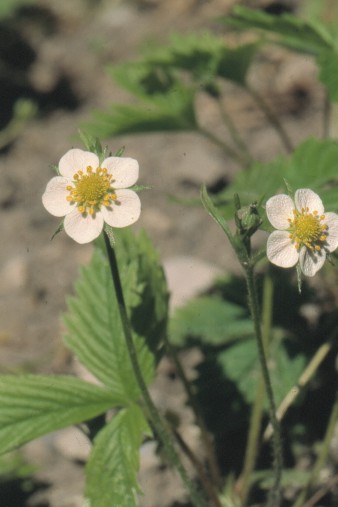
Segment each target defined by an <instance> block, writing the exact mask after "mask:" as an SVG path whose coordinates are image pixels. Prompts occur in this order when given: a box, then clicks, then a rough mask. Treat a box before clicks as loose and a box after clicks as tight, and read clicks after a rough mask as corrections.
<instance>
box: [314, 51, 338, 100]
mask: <svg viewBox="0 0 338 507" xmlns="http://www.w3.org/2000/svg"><path fill="white" fill-rule="evenodd" d="M317 61H318V65H319V79H320V80H321V82H322V83H323V84H324V85H325V86H326V88H327V90H328V95H329V98H330V100H332V101H333V102H338V50H335V51H322V52H321V53H320V55H319V57H318V59H317Z"/></svg>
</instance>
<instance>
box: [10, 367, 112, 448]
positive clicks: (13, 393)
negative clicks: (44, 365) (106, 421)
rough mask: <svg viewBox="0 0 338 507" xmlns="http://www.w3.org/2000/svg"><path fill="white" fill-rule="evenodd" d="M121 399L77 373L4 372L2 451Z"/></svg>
mask: <svg viewBox="0 0 338 507" xmlns="http://www.w3.org/2000/svg"><path fill="white" fill-rule="evenodd" d="M118 403H119V400H118V399H117V398H116V397H115V396H114V394H112V393H111V392H110V391H108V390H107V389H105V388H103V387H99V386H95V385H93V384H89V383H88V382H84V381H82V380H80V379H77V378H74V377H65V376H52V375H51V376H48V377H47V376H42V375H19V376H12V375H2V376H0V452H1V453H5V452H8V451H10V450H12V449H15V448H16V447H18V446H20V445H23V444H24V443H26V442H29V441H30V440H33V439H34V438H37V437H39V436H41V435H44V434H46V433H49V432H51V431H55V430H58V429H60V428H64V427H66V426H69V425H72V424H78V423H81V422H83V421H86V420H89V419H91V418H93V417H96V416H97V415H99V414H102V413H104V412H106V411H107V410H108V409H109V408H111V407H112V406H113V405H116V404H118Z"/></svg>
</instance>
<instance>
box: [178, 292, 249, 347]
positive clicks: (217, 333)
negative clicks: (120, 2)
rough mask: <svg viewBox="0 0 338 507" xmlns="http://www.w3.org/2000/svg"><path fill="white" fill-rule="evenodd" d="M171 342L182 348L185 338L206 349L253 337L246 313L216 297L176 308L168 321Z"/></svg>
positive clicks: (200, 299) (204, 298)
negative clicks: (210, 346) (198, 343)
mask: <svg viewBox="0 0 338 507" xmlns="http://www.w3.org/2000/svg"><path fill="white" fill-rule="evenodd" d="M169 332H170V341H171V342H172V343H173V344H174V345H179V346H182V345H184V344H185V342H186V341H187V339H188V338H195V339H198V340H199V341H200V342H202V343H205V344H206V345H217V346H222V345H224V344H226V343H228V342H230V341H232V340H237V339H241V338H244V337H248V336H252V334H253V326H252V321H251V319H250V318H248V315H247V312H245V310H244V309H243V308H242V307H240V306H238V305H235V304H232V303H229V302H228V301H224V300H223V299H221V298H219V297H215V296H204V297H199V298H196V299H194V300H192V301H190V302H189V303H187V304H186V305H185V306H183V307H182V308H179V309H178V310H176V312H175V313H174V315H173V317H172V319H171V321H170V327H169Z"/></svg>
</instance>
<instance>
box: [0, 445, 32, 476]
mask: <svg viewBox="0 0 338 507" xmlns="http://www.w3.org/2000/svg"><path fill="white" fill-rule="evenodd" d="M35 471H36V467H35V465H30V464H29V463H27V462H26V461H25V460H24V458H23V456H22V455H21V453H20V452H18V451H14V452H11V453H7V454H5V455H3V456H0V484H1V483H3V482H6V481H8V480H10V479H13V478H16V479H17V478H20V479H24V478H25V477H29V476H30V475H32V474H33V473H34V472H35Z"/></svg>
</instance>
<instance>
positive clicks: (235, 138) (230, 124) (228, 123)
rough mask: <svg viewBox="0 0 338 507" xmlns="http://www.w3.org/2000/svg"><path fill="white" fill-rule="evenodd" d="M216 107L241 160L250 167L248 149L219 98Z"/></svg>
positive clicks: (251, 161)
mask: <svg viewBox="0 0 338 507" xmlns="http://www.w3.org/2000/svg"><path fill="white" fill-rule="evenodd" d="M217 101H218V106H219V109H220V113H221V117H222V120H223V122H224V124H225V125H226V127H227V129H228V130H229V133H230V135H231V137H232V139H233V141H234V143H235V144H236V145H237V147H238V149H239V150H240V152H241V153H243V158H244V157H245V159H246V164H247V165H250V164H252V163H253V162H254V158H253V157H252V156H251V154H250V151H249V148H248V147H247V145H246V143H245V142H244V141H243V139H242V136H241V134H240V133H239V131H238V129H237V127H236V125H235V124H234V122H233V121H232V119H231V116H229V115H228V112H227V111H226V109H225V108H224V105H223V102H222V100H221V98H220V96H219V97H218V99H217Z"/></svg>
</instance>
